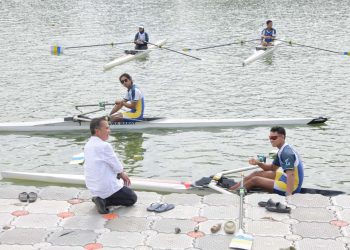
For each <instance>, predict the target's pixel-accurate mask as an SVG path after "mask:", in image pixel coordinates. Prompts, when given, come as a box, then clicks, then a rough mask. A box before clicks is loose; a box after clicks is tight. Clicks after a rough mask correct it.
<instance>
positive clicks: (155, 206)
mask: <svg viewBox="0 0 350 250" xmlns="http://www.w3.org/2000/svg"><path fill="white" fill-rule="evenodd" d="M173 208H175V206H174V204H168V203H159V202H155V203H152V204H151V205H149V206H148V207H147V211H149V212H156V213H162V212H165V211H169V210H171V209H173Z"/></svg>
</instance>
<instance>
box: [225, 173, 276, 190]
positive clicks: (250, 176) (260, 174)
mask: <svg viewBox="0 0 350 250" xmlns="http://www.w3.org/2000/svg"><path fill="white" fill-rule="evenodd" d="M257 176H258V177H263V178H267V179H272V180H274V179H275V177H276V171H255V172H253V173H251V174H250V175H248V176H247V177H245V178H244V180H243V183H247V182H248V181H250V180H251V179H252V178H254V177H257ZM240 186H241V182H238V183H236V184H235V185H234V186H232V187H230V190H236V189H237V188H239V187H240Z"/></svg>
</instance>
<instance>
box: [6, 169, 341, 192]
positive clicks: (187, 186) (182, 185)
mask: <svg viewBox="0 0 350 250" xmlns="http://www.w3.org/2000/svg"><path fill="white" fill-rule="evenodd" d="M256 168H257V167H256V166H252V167H246V168H239V169H235V170H229V171H225V172H221V173H218V174H216V175H214V176H211V177H204V178H202V179H200V180H198V181H196V182H194V183H190V182H183V181H174V180H155V179H142V178H136V177H131V188H133V189H135V190H143V191H153V192H166V193H194V194H200V195H205V194H210V193H222V194H228V195H232V194H233V193H232V192H229V191H227V190H228V188H230V187H231V186H233V185H234V184H236V182H235V181H234V180H233V179H228V178H226V177H225V176H224V175H227V174H230V173H236V172H241V171H247V170H253V169H256ZM1 175H2V177H3V179H5V180H14V181H19V180H20V181H30V182H40V183H51V184H56V185H60V184H61V185H62V184H65V185H67V184H68V185H81V186H84V185H85V178H84V175H73V174H52V173H31V172H14V171H2V172H1ZM120 181H122V180H120ZM252 192H262V190H259V189H255V190H252ZM301 193H311V194H321V195H324V196H335V195H339V194H344V192H342V191H334V190H322V189H313V188H302V190H301Z"/></svg>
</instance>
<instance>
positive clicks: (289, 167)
mask: <svg viewBox="0 0 350 250" xmlns="http://www.w3.org/2000/svg"><path fill="white" fill-rule="evenodd" d="M269 139H270V143H271V145H272V146H273V147H277V148H278V149H279V150H278V153H277V157H276V158H275V159H274V161H273V162H272V164H267V163H264V162H261V161H259V160H256V159H250V160H249V164H251V165H258V166H259V167H260V168H261V169H262V170H263V171H256V172H254V173H252V174H250V175H249V176H247V177H246V178H245V179H244V187H245V188H246V189H247V190H250V189H252V188H262V189H264V190H265V191H268V192H270V193H277V194H280V195H286V196H288V195H292V194H294V193H299V192H300V190H301V186H302V184H303V179H304V169H303V163H302V161H301V159H300V157H299V155H298V153H297V152H296V151H295V150H294V149H293V148H292V147H291V146H290V145H289V144H287V143H286V142H285V139H286V130H285V129H284V128H283V127H272V128H271V130H270V136H269ZM239 186H240V184H239V183H237V184H236V185H234V186H233V187H231V188H230V189H231V190H235V189H237V188H239Z"/></svg>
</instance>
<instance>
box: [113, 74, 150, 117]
mask: <svg viewBox="0 0 350 250" xmlns="http://www.w3.org/2000/svg"><path fill="white" fill-rule="evenodd" d="M119 81H120V83H121V84H122V85H123V86H124V87H125V88H127V90H128V91H127V93H126V95H125V97H124V99H123V100H121V101H119V100H117V101H116V102H115V105H114V107H113V109H112V111H111V112H110V118H111V121H112V122H137V121H142V119H143V112H144V109H145V103H144V98H143V94H142V92H141V90H140V89H139V88H138V87H137V86H136V85H135V84H134V82H133V80H132V78H131V76H130V75H129V74H127V73H124V74H122V75H121V76H120V77H119ZM122 107H126V108H128V109H130V110H129V111H126V112H122V113H118V111H119V110H120V109H121V108H122Z"/></svg>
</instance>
